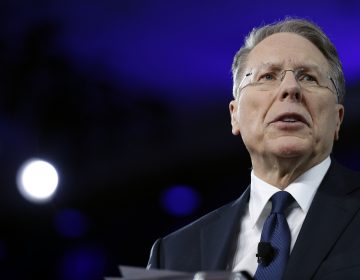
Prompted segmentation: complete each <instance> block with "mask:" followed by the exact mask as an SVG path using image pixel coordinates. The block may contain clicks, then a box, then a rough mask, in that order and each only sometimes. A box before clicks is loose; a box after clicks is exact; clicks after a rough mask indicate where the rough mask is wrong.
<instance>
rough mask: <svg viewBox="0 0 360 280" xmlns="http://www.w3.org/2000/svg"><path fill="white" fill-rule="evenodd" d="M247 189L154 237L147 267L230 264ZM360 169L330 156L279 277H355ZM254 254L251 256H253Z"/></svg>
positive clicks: (358, 269) (359, 267) (359, 273)
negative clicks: (232, 200) (224, 202)
mask: <svg viewBox="0 0 360 280" xmlns="http://www.w3.org/2000/svg"><path fill="white" fill-rule="evenodd" d="M248 199H249V188H248V189H247V190H246V191H245V192H244V194H243V195H242V196H241V197H240V198H239V199H237V200H236V201H234V202H232V203H229V204H227V205H225V206H223V207H221V208H219V209H217V210H215V211H213V212H211V213H209V214H207V215H205V216H204V217H202V218H200V219H199V220H197V221H195V222H193V223H191V224H189V225H188V226H186V227H184V228H182V229H180V230H178V231H176V232H174V233H172V234H170V235H168V236H166V237H165V238H162V239H158V240H157V241H156V242H155V244H154V246H153V248H152V252H151V256H150V260H149V267H150V268H160V269H169V270H178V271H188V272H196V271H215V270H227V269H229V263H231V262H232V258H233V255H234V249H235V248H236V242H237V236H238V230H239V226H240V220H241V216H242V214H243V212H244V209H245V207H246V205H247V202H248ZM359 210H360V174H359V173H355V172H353V171H350V170H348V169H346V168H344V167H342V166H340V165H339V164H337V163H335V162H334V160H332V164H331V166H330V168H329V170H328V172H327V174H326V175H325V177H324V179H323V181H322V183H321V185H320V187H319V189H318V191H317V193H316V195H315V197H314V200H313V202H312V205H311V207H310V209H309V212H308V214H307V216H306V218H305V221H304V223H303V226H302V228H301V231H300V233H299V236H298V239H297V241H296V243H295V246H294V248H293V251H292V253H291V255H290V259H289V261H288V264H287V268H286V271H285V274H284V279H289V280H290V279H291V280H296V279H301V280H304V279H328V280H330V279H341V280H345V279H360V212H359ZM254 258H255V256H254Z"/></svg>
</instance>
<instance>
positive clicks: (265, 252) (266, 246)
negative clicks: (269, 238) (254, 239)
mask: <svg viewBox="0 0 360 280" xmlns="http://www.w3.org/2000/svg"><path fill="white" fill-rule="evenodd" d="M256 256H257V258H258V263H261V264H263V265H265V266H267V265H269V263H271V261H272V260H273V259H274V256H275V250H274V248H273V246H271V243H270V242H263V241H260V242H259V244H258V253H257V254H256Z"/></svg>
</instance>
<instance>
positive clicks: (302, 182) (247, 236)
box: [232, 157, 331, 275]
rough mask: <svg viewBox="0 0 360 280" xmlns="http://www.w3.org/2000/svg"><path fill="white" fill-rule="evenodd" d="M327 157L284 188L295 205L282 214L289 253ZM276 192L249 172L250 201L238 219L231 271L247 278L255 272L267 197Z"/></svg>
mask: <svg viewBox="0 0 360 280" xmlns="http://www.w3.org/2000/svg"><path fill="white" fill-rule="evenodd" d="M330 163H331V160H330V157H327V158H326V159H325V160H323V161H322V162H321V163H319V164H318V165H316V166H314V167H312V168H311V169H309V170H308V171H306V172H305V173H304V174H302V175H301V176H300V177H298V178H297V179H296V180H295V181H294V182H292V183H291V184H290V185H289V186H287V187H286V189H285V190H286V191H287V192H289V193H290V194H291V195H292V196H293V197H294V199H295V201H294V202H293V203H292V204H291V205H290V206H289V207H288V209H287V210H286V211H285V215H286V220H287V222H288V224H289V227H290V232H291V247H290V252H291V251H292V249H293V248H294V244H295V241H296V239H297V237H298V235H299V232H300V229H301V226H302V224H303V222H304V219H305V217H306V214H307V212H308V210H309V208H310V205H311V202H312V200H313V198H314V196H315V193H316V190H317V189H318V187H319V185H320V183H321V181H322V179H323V178H324V176H325V174H326V172H327V170H328V169H329V167H330ZM278 191H280V190H279V189H278V188H276V187H274V186H272V185H270V184H268V183H266V182H264V181H263V180H261V179H259V178H258V177H256V176H255V174H254V172H253V171H252V172H251V185H250V199H249V203H248V207H247V209H246V211H245V213H244V215H243V217H242V221H241V224H240V231H239V236H238V243H237V248H236V252H235V256H234V261H233V264H232V270H233V271H241V270H246V271H247V272H249V273H250V274H251V275H254V274H255V271H256V268H257V265H258V264H257V258H256V253H257V246H258V243H259V241H260V237H261V231H262V227H263V225H264V222H265V219H266V218H267V216H268V215H269V214H270V211H271V202H270V201H269V199H270V198H271V196H272V195H273V194H274V193H276V192H278Z"/></svg>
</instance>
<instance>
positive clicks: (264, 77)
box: [259, 73, 276, 81]
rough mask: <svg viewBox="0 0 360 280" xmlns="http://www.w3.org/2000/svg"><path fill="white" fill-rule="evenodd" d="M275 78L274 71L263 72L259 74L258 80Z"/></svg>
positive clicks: (272, 79)
mask: <svg viewBox="0 0 360 280" xmlns="http://www.w3.org/2000/svg"><path fill="white" fill-rule="evenodd" d="M274 80H276V75H275V74H274V73H265V74H262V75H260V77H259V81H274Z"/></svg>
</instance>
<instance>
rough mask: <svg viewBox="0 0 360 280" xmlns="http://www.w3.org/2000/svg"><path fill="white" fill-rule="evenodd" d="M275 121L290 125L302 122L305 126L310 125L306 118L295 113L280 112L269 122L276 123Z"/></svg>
mask: <svg viewBox="0 0 360 280" xmlns="http://www.w3.org/2000/svg"><path fill="white" fill-rule="evenodd" d="M276 122H281V123H286V124H290V125H291V124H296V123H303V124H305V125H307V126H310V124H309V122H308V121H307V120H306V118H305V117H303V116H302V115H300V114H297V113H286V114H281V115H279V116H277V117H276V118H275V119H274V120H273V121H271V123H276Z"/></svg>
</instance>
